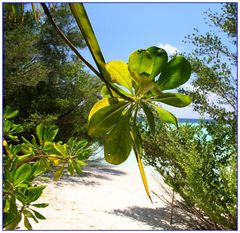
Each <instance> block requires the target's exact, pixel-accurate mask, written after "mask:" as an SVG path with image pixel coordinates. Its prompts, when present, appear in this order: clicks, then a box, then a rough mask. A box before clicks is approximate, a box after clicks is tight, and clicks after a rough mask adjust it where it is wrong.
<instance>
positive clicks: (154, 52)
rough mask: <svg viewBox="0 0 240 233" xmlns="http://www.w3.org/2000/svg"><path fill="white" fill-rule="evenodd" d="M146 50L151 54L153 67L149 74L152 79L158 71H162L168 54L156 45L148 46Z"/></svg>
mask: <svg viewBox="0 0 240 233" xmlns="http://www.w3.org/2000/svg"><path fill="white" fill-rule="evenodd" d="M147 51H148V52H149V53H150V54H151V56H152V59H153V68H152V72H151V75H150V78H151V79H154V78H155V77H156V76H157V75H158V74H159V73H160V72H162V71H163V69H164V67H165V66H166V64H167V61H168V55H167V53H166V51H165V50H164V49H161V48H159V47H156V46H152V47H149V48H148V49H147Z"/></svg>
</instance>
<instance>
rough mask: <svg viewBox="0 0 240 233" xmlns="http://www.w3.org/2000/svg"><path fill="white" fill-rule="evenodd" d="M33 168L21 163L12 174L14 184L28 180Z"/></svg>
mask: <svg viewBox="0 0 240 233" xmlns="http://www.w3.org/2000/svg"><path fill="white" fill-rule="evenodd" d="M32 174H33V170H32V167H31V165H30V164H27V163H26V164H23V165H21V166H20V167H19V168H18V169H17V170H16V172H15V174H14V185H19V184H21V183H25V182H28V181H29V180H30V179H31V178H32V177H31V176H32Z"/></svg>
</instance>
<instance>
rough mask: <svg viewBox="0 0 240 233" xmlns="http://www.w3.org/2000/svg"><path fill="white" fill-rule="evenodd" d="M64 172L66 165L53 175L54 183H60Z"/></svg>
mask: <svg viewBox="0 0 240 233" xmlns="http://www.w3.org/2000/svg"><path fill="white" fill-rule="evenodd" d="M63 171H64V165H63V166H62V167H60V168H58V169H57V171H56V172H55V173H54V175H53V178H54V181H58V180H59V179H60V178H61V176H62V174H63Z"/></svg>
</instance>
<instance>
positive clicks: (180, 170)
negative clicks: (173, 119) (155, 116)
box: [143, 122, 236, 229]
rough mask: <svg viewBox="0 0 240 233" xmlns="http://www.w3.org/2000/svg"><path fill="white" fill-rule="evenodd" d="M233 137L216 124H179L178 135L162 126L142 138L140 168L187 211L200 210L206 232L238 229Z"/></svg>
mask: <svg viewBox="0 0 240 233" xmlns="http://www.w3.org/2000/svg"><path fill="white" fill-rule="evenodd" d="M234 132H235V131H234V127H232V126H230V125H226V124H225V125H224V124H222V123H220V122H208V123H206V122H201V123H200V124H199V125H191V124H183V125H180V127H179V129H178V130H177V129H175V128H173V127H167V126H164V125H161V126H159V128H158V130H157V133H156V135H155V136H154V137H149V136H146V137H145V139H144V149H145V154H144V157H143V158H144V163H145V164H147V165H151V166H153V167H154V168H155V169H156V171H158V172H159V173H160V174H161V175H162V176H163V178H164V181H165V182H166V183H167V184H168V185H170V186H171V187H172V188H173V190H174V191H175V192H176V193H178V194H180V196H181V197H182V198H183V200H184V205H185V207H187V208H185V210H186V209H188V210H189V212H191V211H192V210H193V209H196V210H198V213H200V215H201V218H200V217H199V216H196V217H198V218H199V220H200V222H201V224H200V225H201V228H204V229H236V141H235V137H234V135H235V133H234ZM231 135H232V136H231Z"/></svg>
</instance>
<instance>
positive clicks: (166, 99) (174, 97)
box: [154, 93, 191, 108]
mask: <svg viewBox="0 0 240 233" xmlns="http://www.w3.org/2000/svg"><path fill="white" fill-rule="evenodd" d="M154 101H158V102H162V103H164V104H168V105H171V106H174V107H178V108H182V107H186V106H188V105H189V104H190V103H191V98H190V96H188V95H183V94H179V93H162V94H161V96H159V97H158V98H156V99H154Z"/></svg>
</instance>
